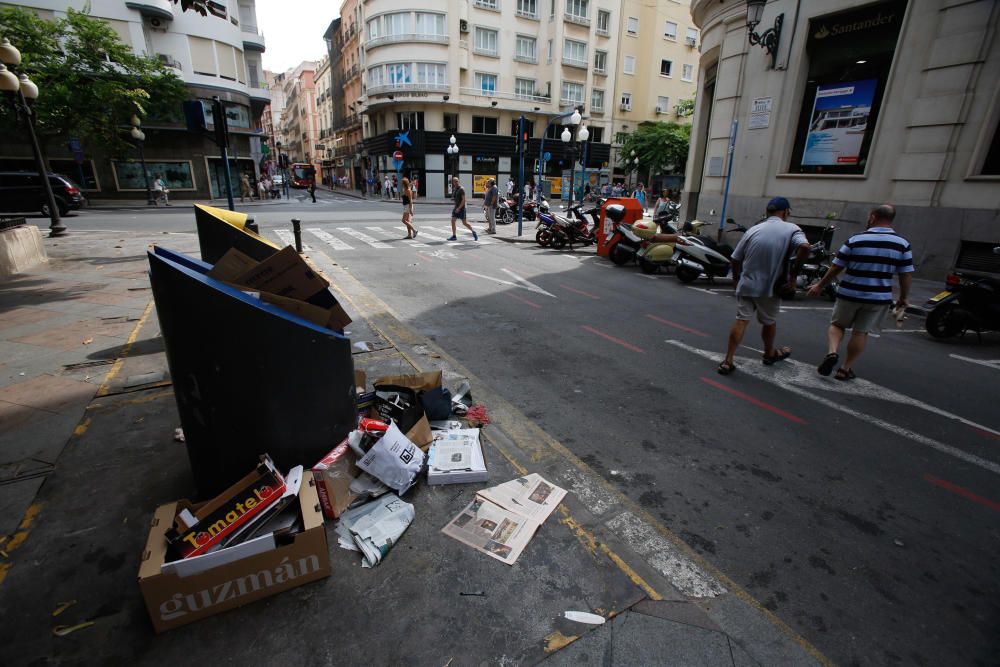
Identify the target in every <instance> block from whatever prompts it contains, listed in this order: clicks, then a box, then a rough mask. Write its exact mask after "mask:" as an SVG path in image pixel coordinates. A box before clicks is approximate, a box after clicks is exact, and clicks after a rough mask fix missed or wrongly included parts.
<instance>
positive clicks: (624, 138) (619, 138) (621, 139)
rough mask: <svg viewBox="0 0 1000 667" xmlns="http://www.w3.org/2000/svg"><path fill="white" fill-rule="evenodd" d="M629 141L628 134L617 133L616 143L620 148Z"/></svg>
mask: <svg viewBox="0 0 1000 667" xmlns="http://www.w3.org/2000/svg"><path fill="white" fill-rule="evenodd" d="M626 141H628V132H615V143H616V144H618V145H619V146H620V145H622V144H624V143H625V142H626Z"/></svg>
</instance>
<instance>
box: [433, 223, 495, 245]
mask: <svg viewBox="0 0 1000 667" xmlns="http://www.w3.org/2000/svg"><path fill="white" fill-rule="evenodd" d="M438 231H443V232H444V233H446V234H448V236H451V230H450V229H444V230H440V229H439V230H438ZM476 233H477V234H479V240H478V241H474V240H473V239H472V234H471V233H470V232H469V230H468V229H466V228H465V227H463V226H462V225H458V231H456V232H455V235H456V236H457V237H458V241H452V243H477V244H479V245H489V244H491V243H493V241H491V240H490V239H487V238H483V237H484V236H485V234H484V233H481V232H476Z"/></svg>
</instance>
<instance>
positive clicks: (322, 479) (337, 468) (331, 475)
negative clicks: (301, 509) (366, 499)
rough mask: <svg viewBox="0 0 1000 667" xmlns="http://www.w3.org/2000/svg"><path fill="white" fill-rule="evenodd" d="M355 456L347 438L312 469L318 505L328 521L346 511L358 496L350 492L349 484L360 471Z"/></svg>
mask: <svg viewBox="0 0 1000 667" xmlns="http://www.w3.org/2000/svg"><path fill="white" fill-rule="evenodd" d="M356 463H357V456H356V455H355V454H354V452H353V451H352V450H351V448H350V447H349V446H348V444H347V438H344V440H343V442H341V443H340V444H339V445H337V446H336V447H334V448H333V450H332V451H331V452H330V453H329V454H327V455H326V456H324V457H323V458H322V459H321V460H320V461H319V462H318V463H317V464H316V465H314V466H313V467H312V473H313V476H314V477H315V478H316V490H317V491H318V492H319V504H320V505H321V506H322V507H323V514H324V515H325V516H326V517H327V518H328V519H336V518H338V517H340V515H341V514H342V513H343V512H344V510H346V509H347V508H348V507H349V506H350V505H351V503H352V502H354V499H355V498H357V497H358V494H356V493H352V492H351V488H350V487H351V482H353V481H354V478H356V477H357V476H358V475H360V474H361V470H360V469H359V468H358V466H357V465H356Z"/></svg>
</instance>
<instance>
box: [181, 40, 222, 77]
mask: <svg viewBox="0 0 1000 667" xmlns="http://www.w3.org/2000/svg"><path fill="white" fill-rule="evenodd" d="M188 46H190V48H191V71H193V72H194V73H195V74H207V75H208V76H215V75H216V72H217V71H218V70H217V69H216V67H215V45H214V44H213V43H212V40H210V39H203V38H201V37H188Z"/></svg>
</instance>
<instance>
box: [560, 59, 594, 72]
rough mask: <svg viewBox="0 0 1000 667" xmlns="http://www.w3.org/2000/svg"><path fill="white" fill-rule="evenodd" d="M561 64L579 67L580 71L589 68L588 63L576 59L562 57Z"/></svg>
mask: <svg viewBox="0 0 1000 667" xmlns="http://www.w3.org/2000/svg"><path fill="white" fill-rule="evenodd" d="M562 64H563V65H566V66H567V67H579V68H581V69H587V68H589V67H590V63H589V62H587V61H586V60H577V59H576V58H571V57H569V56H563V57H562Z"/></svg>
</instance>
